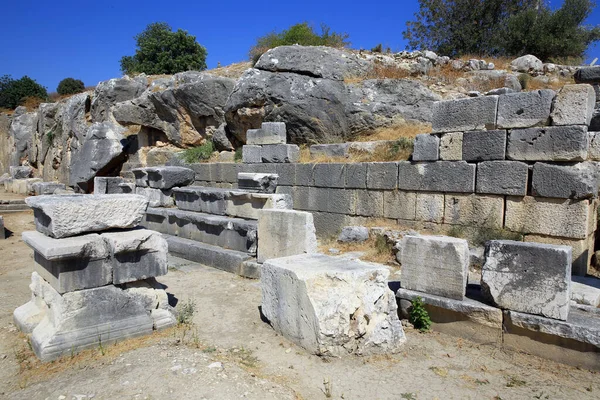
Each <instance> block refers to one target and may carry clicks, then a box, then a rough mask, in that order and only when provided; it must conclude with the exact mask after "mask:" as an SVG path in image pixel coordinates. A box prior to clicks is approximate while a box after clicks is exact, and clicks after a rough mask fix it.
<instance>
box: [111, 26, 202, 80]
mask: <svg viewBox="0 0 600 400" xmlns="http://www.w3.org/2000/svg"><path fill="white" fill-rule="evenodd" d="M135 41H136V46H137V49H136V51H135V55H133V56H124V57H123V58H121V71H123V73H125V74H128V75H129V74H134V73H145V74H149V75H157V74H176V73H177V72H183V71H191V70H194V71H202V70H205V69H206V54H207V53H206V48H204V47H203V46H201V45H200V44H198V42H196V37H195V36H192V35H190V34H188V33H187V32H186V31H183V30H181V29H178V30H177V31H176V32H173V31H172V29H171V27H170V26H169V24H167V23H166V22H155V23H153V24H150V25H148V26H147V27H146V29H145V30H144V31H143V32H142V33H140V34H138V35H136V36H135Z"/></svg>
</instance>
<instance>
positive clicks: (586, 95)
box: [551, 84, 596, 125]
mask: <svg viewBox="0 0 600 400" xmlns="http://www.w3.org/2000/svg"><path fill="white" fill-rule="evenodd" d="M595 105H596V92H594V88H593V87H592V86H591V85H585V84H583V85H565V86H563V88H562V89H561V90H560V92H558V96H556V101H555V102H554V107H553V109H552V115H551V117H552V125H589V124H590V121H591V120H592V115H593V113H594V106H595Z"/></svg>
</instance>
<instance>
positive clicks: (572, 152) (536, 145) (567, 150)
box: [506, 126, 589, 161]
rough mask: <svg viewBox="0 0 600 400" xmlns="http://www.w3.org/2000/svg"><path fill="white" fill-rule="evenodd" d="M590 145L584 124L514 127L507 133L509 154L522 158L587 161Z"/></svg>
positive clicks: (525, 159)
mask: <svg viewBox="0 0 600 400" xmlns="http://www.w3.org/2000/svg"><path fill="white" fill-rule="evenodd" d="M588 148H589V137H588V134H587V128H586V127H585V126H552V127H544V128H529V129H514V130H511V131H510V132H509V134H508V147H507V151H506V156H507V158H508V159H510V160H521V161H584V160H585V159H587V153H588Z"/></svg>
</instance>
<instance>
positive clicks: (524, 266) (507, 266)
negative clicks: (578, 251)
mask: <svg viewBox="0 0 600 400" xmlns="http://www.w3.org/2000/svg"><path fill="white" fill-rule="evenodd" d="M485 258H486V261H485V264H484V265H483V269H482V273H481V290H482V293H483V295H484V296H485V297H486V298H487V299H488V300H489V301H491V302H493V303H494V304H496V305H497V306H498V307H500V308H502V309H506V310H511V311H518V312H524V313H529V314H536V315H542V316H545V317H548V318H554V319H560V320H563V321H564V320H566V319H567V316H568V315H569V302H570V300H571V248H570V247H567V246H553V245H547V244H540V243H523V242H515V241H509V240H491V241H489V242H487V244H486V253H485Z"/></svg>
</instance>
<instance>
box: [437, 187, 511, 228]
mask: <svg viewBox="0 0 600 400" xmlns="http://www.w3.org/2000/svg"><path fill="white" fill-rule="evenodd" d="M503 220H504V197H503V196H494V195H480V194H447V195H446V197H445V204H444V223H446V224H452V225H467V226H480V227H487V228H495V229H501V228H502V224H503Z"/></svg>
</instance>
